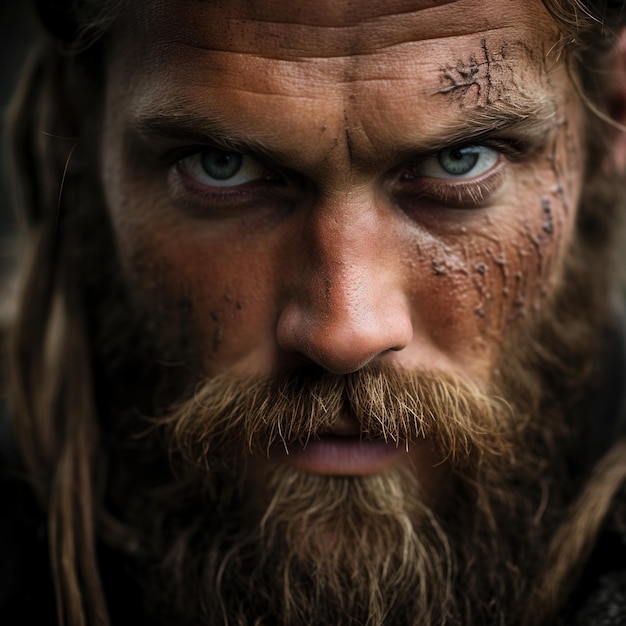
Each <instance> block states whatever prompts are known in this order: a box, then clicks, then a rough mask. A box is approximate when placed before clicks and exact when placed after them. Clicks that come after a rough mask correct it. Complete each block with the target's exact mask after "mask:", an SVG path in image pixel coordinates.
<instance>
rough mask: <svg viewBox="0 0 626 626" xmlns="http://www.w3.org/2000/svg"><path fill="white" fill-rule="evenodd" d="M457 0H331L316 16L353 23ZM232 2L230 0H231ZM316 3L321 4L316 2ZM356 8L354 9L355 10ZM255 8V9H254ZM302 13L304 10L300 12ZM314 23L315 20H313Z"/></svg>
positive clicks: (255, 3)
mask: <svg viewBox="0 0 626 626" xmlns="http://www.w3.org/2000/svg"><path fill="white" fill-rule="evenodd" d="M192 1H193V2H198V3H200V4H203V3H206V4H209V3H210V4H215V0H192ZM458 1H459V0H385V2H378V3H376V2H368V3H367V4H365V3H363V1H362V0H356V1H354V0H352V1H351V0H348V1H347V2H343V7H342V6H341V5H342V2H340V1H339V0H333V2H332V6H331V7H329V8H331V10H327V11H324V12H322V13H321V14H320V13H318V15H317V18H318V22H317V23H319V25H330V24H332V22H331V20H332V19H333V18H335V19H337V18H339V17H340V18H342V19H343V20H344V22H347V23H351V22H352V23H354V22H356V21H363V19H365V20H371V19H377V18H380V17H385V16H389V15H406V14H407V13H415V12H420V11H422V12H423V11H427V10H429V9H436V8H438V7H442V6H444V5H447V4H453V3H454V2H458ZM231 3H232V0H231ZM247 4H248V10H249V11H250V12H251V13H253V14H254V19H255V20H258V21H267V22H272V23H276V24H280V23H283V24H298V23H300V24H303V25H306V24H312V22H311V21H310V19H309V21H308V22H304V21H303V22H297V21H293V20H291V21H289V22H287V21H277V20H276V19H273V20H269V19H268V18H263V17H261V11H260V10H259V6H260V3H259V2H258V0H251V1H248V3H247ZM266 4H268V5H270V6H278V7H280V6H281V4H282V2H281V0H278V1H277V2H275V3H274V4H272V3H271V2H266ZM318 4H320V5H321V4H322V3H321V2H318ZM301 6H303V8H306V5H301ZM355 8H356V11H355ZM255 9H256V10H255ZM357 11H358V13H359V16H358V18H357V17H356V16H355V13H356V12H357ZM364 11H366V12H367V13H366V16H365V17H364V16H363V12H364ZM302 13H304V12H302ZM314 23H315V22H314Z"/></svg>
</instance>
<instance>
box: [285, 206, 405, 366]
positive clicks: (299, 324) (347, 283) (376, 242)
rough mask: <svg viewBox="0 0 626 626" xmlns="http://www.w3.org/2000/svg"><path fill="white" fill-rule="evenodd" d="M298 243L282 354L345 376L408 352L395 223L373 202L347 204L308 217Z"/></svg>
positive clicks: (317, 210)
mask: <svg viewBox="0 0 626 626" xmlns="http://www.w3.org/2000/svg"><path fill="white" fill-rule="evenodd" d="M294 242H295V243H294V246H293V254H292V257H291V258H292V259H293V261H294V262H293V263H292V267H291V268H289V269H288V270H287V275H288V276H289V277H290V279H289V287H288V290H287V292H288V296H287V298H286V301H285V302H284V305H283V306H282V309H281V312H280V315H279V319H278V324H277V331H276V332H277V340H278V344H279V346H280V347H281V349H283V350H285V351H288V352H298V353H300V354H301V355H303V356H304V357H306V358H307V359H309V360H311V361H314V362H315V363H317V364H319V365H321V366H322V367H323V368H325V369H326V370H328V371H331V372H334V373H337V374H346V373H349V372H352V371H356V370H358V369H360V368H362V367H363V366H365V365H366V364H367V363H369V362H370V361H372V360H374V359H377V358H379V357H381V356H382V355H385V354H387V353H390V352H392V351H401V350H403V349H404V348H406V347H407V346H408V344H409V343H410V342H411V339H412V334H413V326H412V322H411V309H410V303H409V301H408V298H407V295H406V294H405V290H404V282H405V280H404V272H403V269H402V262H401V254H400V253H399V248H398V245H397V244H398V241H397V233H396V224H395V222H394V220H393V219H392V220H391V223H390V219H389V216H388V215H385V214H384V212H383V211H381V210H378V209H377V208H376V207H374V206H372V203H371V202H363V201H360V202H356V201H355V199H354V198H353V199H344V200H343V201H342V202H335V203H329V204H328V205H326V206H318V207H316V208H315V210H313V211H311V213H310V214H309V215H308V216H307V220H306V222H305V223H304V224H303V227H302V229H301V231H300V236H299V237H297V238H295V240H294ZM394 244H395V245H394Z"/></svg>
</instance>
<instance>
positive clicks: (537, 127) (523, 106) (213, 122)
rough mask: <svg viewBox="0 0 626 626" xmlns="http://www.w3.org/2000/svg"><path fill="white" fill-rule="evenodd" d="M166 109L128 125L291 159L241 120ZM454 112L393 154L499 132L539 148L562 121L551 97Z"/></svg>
mask: <svg viewBox="0 0 626 626" xmlns="http://www.w3.org/2000/svg"><path fill="white" fill-rule="evenodd" d="M164 110H165V112H157V113H154V112H146V113H141V114H138V115H136V116H135V117H133V118H132V121H131V125H130V129H129V130H130V131H131V133H132V134H134V135H136V136H137V137H139V139H140V140H142V141H144V142H147V143H151V142H155V141H157V142H158V141H159V140H162V141H164V142H167V141H170V142H171V141H175V142H176V143H180V144H185V145H190V146H196V145H197V146H212V147H215V148H218V149H222V150H226V151H230V152H239V153H243V154H251V155H262V156H265V157H266V158H269V159H271V160H273V161H274V162H276V163H281V162H282V163H283V164H285V165H288V163H285V161H286V159H285V156H284V154H283V151H281V150H277V149H276V148H275V147H273V146H272V144H273V142H272V141H271V140H269V141H268V140H267V139H261V138H259V137H253V136H249V135H247V134H246V133H242V131H241V129H240V128H237V127H236V124H232V123H227V122H225V121H224V120H223V119H221V118H220V117H219V116H216V115H213V114H212V113H211V112H206V113H202V114H198V113H196V112H191V111H189V110H180V109H178V110H177V109H176V108H171V109H169V108H167V107H164ZM454 117H455V118H456V119H454V120H452V121H451V122H450V123H448V124H444V125H442V126H441V127H440V128H439V129H437V130H435V131H433V133H432V134H431V135H430V136H425V137H414V138H408V139H407V141H406V142H405V144H404V145H399V146H398V148H397V150H396V151H395V154H394V157H393V160H398V161H401V160H403V159H404V158H408V157H410V156H413V157H415V156H416V155H419V154H429V153H434V152H437V151H439V150H442V149H444V148H449V147H453V146H455V145H462V144H467V143H472V142H477V141H480V140H486V139H487V138H498V137H499V138H507V139H510V140H514V141H519V142H520V143H522V144H524V145H525V146H526V150H527V151H528V152H532V151H535V150H537V151H539V150H541V148H543V147H545V145H546V144H547V142H548V140H549V138H550V131H551V130H552V129H554V128H555V127H556V126H557V125H558V124H559V123H560V120H559V119H558V116H557V107H556V104H555V103H554V102H553V101H551V100H548V99H544V100H540V99H537V100H534V101H532V102H528V103H517V104H511V103H503V102H499V103H497V104H495V105H484V106H481V107H475V108H473V109H460V110H459V111H457V112H455V116H454ZM281 155H282V156H281Z"/></svg>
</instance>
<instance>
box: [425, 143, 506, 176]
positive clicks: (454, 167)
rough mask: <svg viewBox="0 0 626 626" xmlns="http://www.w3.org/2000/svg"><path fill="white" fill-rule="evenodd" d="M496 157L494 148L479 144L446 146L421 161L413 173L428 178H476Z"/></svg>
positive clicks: (489, 166)
mask: <svg viewBox="0 0 626 626" xmlns="http://www.w3.org/2000/svg"><path fill="white" fill-rule="evenodd" d="M498 158H499V153H498V152H497V151H496V150H492V149H491V148H488V147H486V146H481V145H468V146H461V147H456V148H446V149H445V150H440V151H439V152H437V153H436V154H434V155H432V156H430V157H427V158H425V159H424V160H423V161H421V162H420V163H419V164H418V166H417V167H416V168H415V170H414V173H415V174H417V175H419V176H426V177H429V178H444V179H461V180H464V179H470V178H476V177H478V176H480V175H482V174H484V173H485V172H488V171H489V170H490V169H491V168H492V167H493V166H494V165H496V163H497V162H498Z"/></svg>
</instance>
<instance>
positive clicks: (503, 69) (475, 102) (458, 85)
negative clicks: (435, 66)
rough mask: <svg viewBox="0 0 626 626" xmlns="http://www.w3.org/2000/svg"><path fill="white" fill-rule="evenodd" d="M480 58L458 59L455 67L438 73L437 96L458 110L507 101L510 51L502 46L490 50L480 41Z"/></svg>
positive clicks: (509, 81) (485, 42)
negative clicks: (451, 101) (448, 99)
mask: <svg viewBox="0 0 626 626" xmlns="http://www.w3.org/2000/svg"><path fill="white" fill-rule="evenodd" d="M480 45H481V51H480V53H479V54H471V55H470V56H469V58H466V59H459V61H457V63H456V65H447V66H445V67H443V68H441V70H440V76H441V87H440V89H439V90H438V93H440V94H443V95H448V96H450V97H452V98H454V99H455V100H456V101H458V103H459V104H460V105H461V106H472V107H477V106H486V105H490V104H495V103H496V102H499V101H502V100H506V99H507V95H506V94H507V92H510V90H511V82H512V80H513V71H512V65H511V61H510V47H509V45H508V44H506V43H504V44H502V45H500V47H499V48H497V49H495V50H493V49H491V48H490V46H489V44H488V43H487V41H486V40H485V39H482V40H481V43H480Z"/></svg>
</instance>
